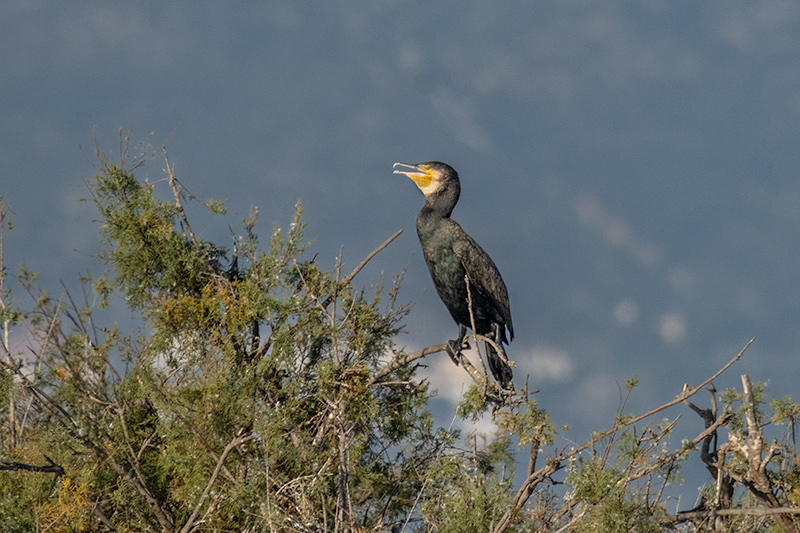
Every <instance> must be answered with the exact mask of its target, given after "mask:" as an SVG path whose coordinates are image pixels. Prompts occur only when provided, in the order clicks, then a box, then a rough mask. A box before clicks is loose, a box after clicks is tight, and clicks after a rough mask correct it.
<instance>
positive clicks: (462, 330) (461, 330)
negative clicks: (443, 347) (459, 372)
mask: <svg viewBox="0 0 800 533" xmlns="http://www.w3.org/2000/svg"><path fill="white" fill-rule="evenodd" d="M466 334H467V327H466V326H464V325H463V324H459V325H458V338H457V339H456V340H452V341H447V355H449V356H450V359H452V360H453V362H454V363H455V364H456V366H458V364H459V362H460V361H461V350H462V349H464V348H469V344H467V343H465V342H464V337H465V336H466Z"/></svg>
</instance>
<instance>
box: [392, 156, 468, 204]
mask: <svg viewBox="0 0 800 533" xmlns="http://www.w3.org/2000/svg"><path fill="white" fill-rule="evenodd" d="M398 167H401V168H400V170H398ZM394 169H395V170H394V173H395V174H404V175H406V176H408V177H409V178H411V179H412V180H414V183H416V184H417V187H419V190H421V191H422V194H424V195H425V196H428V195H430V194H434V193H437V192H439V191H441V190H443V189H445V188H447V187H450V186H452V185H453V184H454V183H455V184H458V172H456V170H455V169H454V168H453V167H451V166H450V165H448V164H446V163H442V162H440V161H428V162H426V163H419V164H416V165H410V164H408V163H395V164H394Z"/></svg>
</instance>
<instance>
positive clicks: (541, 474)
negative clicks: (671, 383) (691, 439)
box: [492, 337, 755, 533]
mask: <svg viewBox="0 0 800 533" xmlns="http://www.w3.org/2000/svg"><path fill="white" fill-rule="evenodd" d="M754 340H755V337H753V338H752V339H750V341H749V342H748V343H747V344H746V345H745V347H744V348H742V350H741V351H740V352H739V353H738V354H736V356H735V357H734V358H733V359H731V360H730V361H728V363H727V364H726V365H725V366H723V367H722V368H721V369H720V370H719V371H717V372H716V373H715V374H714V375H713V376H711V377H710V378H708V379H707V380H705V381H704V382H702V383H701V384H700V385H697V386H696V387H689V386H688V385H684V386H683V391H682V392H681V393H680V394H679V395H678V396H676V397H675V399H673V400H670V401H668V402H667V403H665V404H662V405H660V406H658V407H656V408H654V409H651V410H650V411H647V412H646V413H643V414H641V415H639V416H636V417H633V418H631V419H630V420H627V421H626V422H624V423H617V424H614V426H613V427H611V428H610V429H607V430H606V431H602V432H600V433H598V434H595V435H593V436H592V438H591V439H589V440H588V441H586V442H584V443H583V444H581V445H580V446H576V447H575V448H572V449H571V450H570V451H569V452H566V453H561V454H560V455H558V456H557V457H554V458H552V459H550V460H548V461H547V463H546V464H545V465H544V466H543V467H541V468H539V469H538V470H537V471H535V472H533V473H531V474H529V475H528V478H527V479H526V480H525V481H524V482H523V483H522V486H521V487H520V488H519V490H518V491H517V494H516V496H515V497H514V503H513V504H512V505H511V506H510V507H509V508H508V509H507V510H506V512H505V514H504V515H503V517H502V518H501V519H500V521H499V522H498V524H497V526H496V527H495V528H494V530H493V532H492V533H502V532H503V531H505V530H506V528H508V526H509V525H510V524H511V520H512V518H513V517H514V515H516V513H518V512H519V511H520V509H522V507H523V506H524V505H525V503H526V502H527V501H528V498H529V497H530V495H531V494H533V488H535V486H536V485H538V484H539V483H541V482H542V481H544V480H545V479H547V478H549V477H550V476H552V475H553V474H554V473H556V472H557V471H559V470H560V469H561V468H563V463H564V461H566V460H568V459H570V458H572V457H575V456H576V455H578V454H579V453H581V452H583V451H584V450H586V449H588V448H590V447H592V446H594V444H595V443H596V442H597V441H600V440H603V439H604V438H606V437H608V436H609V435H613V434H614V433H616V432H617V431H619V430H621V429H623V428H626V427H628V426H631V425H633V424H636V423H637V422H640V421H642V420H644V419H645V418H649V417H651V416H653V415H654V414H656V413H659V412H661V411H663V410H665V409H668V408H669V407H672V406H673V405H676V404H679V403H681V402H683V401H684V400H687V399H689V398H691V397H692V396H694V395H695V394H697V393H698V392H699V391H700V390H701V389H703V388H704V387H705V386H706V385H708V384H709V383H711V382H712V381H714V380H715V379H717V378H718V377H719V376H720V375H722V373H723V372H725V371H726V370H727V369H728V368H730V367H731V365H733V364H734V363H735V362H736V361H738V360H739V359H741V358H742V356H743V355H744V352H745V351H746V350H747V348H749V347H750V345H751V344H752V343H753V341H754ZM704 433H705V432H704ZM698 442H699V441H698Z"/></svg>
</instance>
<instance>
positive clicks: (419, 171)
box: [392, 162, 433, 189]
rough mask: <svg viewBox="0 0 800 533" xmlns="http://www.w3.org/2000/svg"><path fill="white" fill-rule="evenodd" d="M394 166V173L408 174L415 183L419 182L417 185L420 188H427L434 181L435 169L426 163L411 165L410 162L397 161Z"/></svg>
mask: <svg viewBox="0 0 800 533" xmlns="http://www.w3.org/2000/svg"><path fill="white" fill-rule="evenodd" d="M397 167H405V168H407V169H410V170H397ZM392 168H394V169H395V170H394V172H393V173H394V174H403V175H405V176H408V177H409V178H411V179H412V180H414V183H416V184H417V187H419V188H420V189H425V188H426V187H428V186H429V185H430V184H431V182H432V181H433V171H431V169H430V168H429V167H427V166H425V165H411V164H409V163H400V162H398V163H395V164H394V165H393V166H392Z"/></svg>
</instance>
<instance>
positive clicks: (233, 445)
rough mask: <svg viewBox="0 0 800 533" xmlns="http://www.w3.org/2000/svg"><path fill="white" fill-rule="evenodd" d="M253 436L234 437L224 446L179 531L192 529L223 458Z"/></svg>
mask: <svg viewBox="0 0 800 533" xmlns="http://www.w3.org/2000/svg"><path fill="white" fill-rule="evenodd" d="M253 438H254V437H253V436H252V435H249V436H247V437H241V436H239V437H236V438H234V439H233V440H232V441H230V442H229V443H228V445H227V446H225V449H224V450H223V451H222V455H220V456H219V460H218V461H217V466H216V467H215V468H214V472H213V473H212V474H211V477H210V478H209V479H208V483H207V484H206V488H205V490H204V491H203V494H202V495H200V499H199V500H198V501H197V505H196V506H195V508H194V510H193V511H192V514H191V515H190V516H189V519H188V520H186V523H185V524H184V525H183V527H182V528H181V533H189V532H190V531H193V530H194V521H195V520H196V519H197V515H198V514H199V513H200V509H201V508H202V507H203V504H204V503H205V502H206V499H207V498H208V495H209V493H210V492H211V487H213V486H214V483H215V482H216V481H217V477H219V473H220V471H221V470H222V464H223V463H224V462H225V459H226V458H227V457H228V454H229V453H231V450H233V449H234V448H236V447H237V446H239V445H240V444H244V443H245V442H247V441H249V440H252V439H253Z"/></svg>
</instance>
